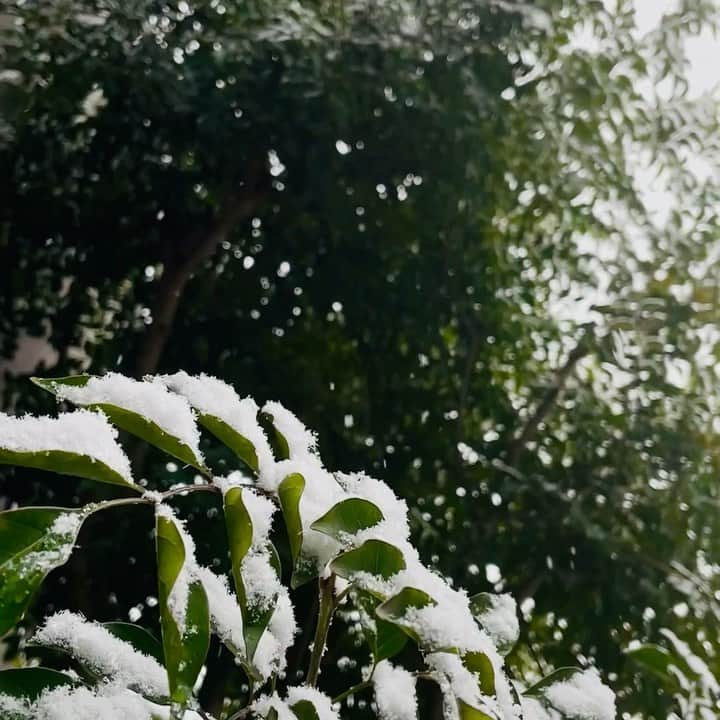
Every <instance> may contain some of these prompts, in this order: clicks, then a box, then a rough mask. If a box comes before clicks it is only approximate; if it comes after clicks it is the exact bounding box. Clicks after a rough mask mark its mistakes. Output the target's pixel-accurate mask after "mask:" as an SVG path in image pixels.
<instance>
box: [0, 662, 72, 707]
mask: <svg viewBox="0 0 720 720" xmlns="http://www.w3.org/2000/svg"><path fill="white" fill-rule="evenodd" d="M62 685H67V686H70V687H72V686H74V685H77V680H74V679H73V678H71V677H70V676H69V675H66V674H65V673H61V672H58V671H57V670H51V669H50V668H43V667H29V668H11V669H9V670H0V695H9V696H10V697H14V698H25V699H27V700H36V699H37V698H38V697H39V696H40V695H42V693H43V692H44V691H45V690H52V689H53V688H56V687H61V686H62Z"/></svg>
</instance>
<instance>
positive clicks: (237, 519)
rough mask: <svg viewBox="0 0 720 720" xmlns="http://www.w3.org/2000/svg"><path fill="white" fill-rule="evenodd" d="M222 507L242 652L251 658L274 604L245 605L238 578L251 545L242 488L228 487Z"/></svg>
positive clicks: (241, 579) (240, 580) (251, 527)
mask: <svg viewBox="0 0 720 720" xmlns="http://www.w3.org/2000/svg"><path fill="white" fill-rule="evenodd" d="M223 508H224V512H225V525H226V527H227V535H228V544H229V546H230V560H231V563H232V572H233V580H234V582H235V591H236V594H237V599H238V603H239V604H240V610H241V612H242V617H243V637H244V639H245V653H246V655H247V659H248V660H250V661H252V658H253V657H254V656H255V650H256V649H257V646H258V643H259V642H260V638H261V637H262V634H263V633H264V632H265V628H266V627H267V625H268V623H269V622H270V618H271V617H272V614H273V611H274V607H270V608H266V609H265V610H258V609H257V608H253V607H251V606H249V605H248V601H247V593H246V592H245V583H244V581H243V578H242V561H243V559H244V558H245V556H246V555H247V553H248V550H249V549H250V546H251V545H252V536H253V526H252V519H251V518H250V513H248V511H247V508H246V507H245V503H244V502H243V489H242V488H238V487H234V488H230V489H229V490H228V491H227V492H226V493H225V494H224V496H223ZM278 577H279V576H278Z"/></svg>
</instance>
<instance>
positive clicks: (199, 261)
mask: <svg viewBox="0 0 720 720" xmlns="http://www.w3.org/2000/svg"><path fill="white" fill-rule="evenodd" d="M268 177H269V176H268V174H267V172H266V171H265V165H264V160H263V161H255V162H253V163H250V164H249V167H248V170H247V177H246V179H245V182H244V183H243V186H242V187H241V188H240V189H239V190H238V189H235V190H234V192H229V193H228V194H227V196H226V197H225V199H224V200H223V202H222V203H221V206H220V210H219V211H218V213H217V215H216V216H215V218H214V219H213V220H212V222H211V223H210V225H209V226H208V227H205V228H203V229H201V230H196V231H194V232H191V233H189V234H188V235H187V236H185V238H183V239H181V240H180V242H177V241H176V242H173V243H172V244H170V245H169V246H168V250H167V253H166V258H165V262H164V263H163V265H164V269H163V274H162V276H161V278H160V281H159V282H158V286H157V290H156V298H155V302H154V304H153V306H152V308H151V315H152V324H151V325H150V326H149V327H148V330H147V333H146V334H145V337H144V338H143V340H142V343H141V345H140V348H139V350H138V354H137V358H136V362H135V369H136V371H137V374H138V375H140V376H141V377H142V376H143V375H146V374H149V373H153V372H155V371H156V370H157V367H158V365H159V363H160V358H161V357H162V353H163V351H164V350H165V346H166V344H167V342H168V340H169V338H170V335H171V333H172V327H173V323H174V322H175V316H176V315H177V311H178V307H179V306H180V300H181V299H182V295H183V292H184V291H185V287H186V286H187V284H188V282H189V281H190V280H191V278H192V277H193V275H194V274H195V273H196V272H197V271H198V270H199V269H200V268H201V267H202V265H203V263H204V262H206V261H207V260H209V259H210V258H211V257H212V256H213V255H214V254H215V252H216V251H217V248H218V246H219V245H220V243H222V242H223V240H225V239H226V238H227V236H228V234H229V233H230V232H231V231H232V230H233V229H234V228H235V227H236V226H237V224H238V223H239V222H241V221H242V220H245V219H247V218H249V217H250V216H251V215H252V214H253V213H254V212H255V211H256V210H257V208H258V206H259V205H260V203H261V202H262V199H263V198H264V197H265V195H266V194H267V188H265V187H263V185H264V184H266V183H267V178H268Z"/></svg>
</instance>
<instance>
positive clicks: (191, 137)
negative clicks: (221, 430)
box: [0, 0, 720, 718]
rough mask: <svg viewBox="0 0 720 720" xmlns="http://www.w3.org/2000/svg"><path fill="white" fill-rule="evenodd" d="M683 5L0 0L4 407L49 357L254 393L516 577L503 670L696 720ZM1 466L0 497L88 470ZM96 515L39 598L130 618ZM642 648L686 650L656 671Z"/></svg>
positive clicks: (700, 462) (712, 581) (458, 542)
mask: <svg viewBox="0 0 720 720" xmlns="http://www.w3.org/2000/svg"><path fill="white" fill-rule="evenodd" d="M713 23H714V10H713V5H712V3H710V2H697V1H694V0H693V1H691V0H688V1H687V2H685V3H684V4H683V3H680V4H679V5H678V7H677V9H676V11H675V12H671V13H668V14H667V15H666V16H665V17H664V18H663V21H662V23H661V24H660V25H659V26H658V27H657V29H655V30H654V31H653V32H651V33H648V34H642V33H641V32H639V30H638V28H637V27H636V24H635V16H634V12H633V7H632V4H631V3H629V2H618V3H617V4H613V3H607V4H603V3H602V2H588V1H586V0H542V1H541V2H537V3H533V4H525V3H521V2H499V1H498V2H492V1H491V2H487V3H477V2H466V1H464V0H433V1H432V2H427V3H422V4H417V5H416V4H414V3H408V2H406V1H403V0H393V1H392V2H385V3H372V2H365V1H364V0H354V1H353V2H334V1H330V0H327V1H323V0H316V1H315V2H307V3H302V4H300V3H297V2H285V1H283V2H266V1H265V0H255V1H254V2H243V3H235V2H230V0H226V1H225V2H221V1H220V0H211V2H209V3H202V4H197V5H195V4H193V3H190V2H179V3H164V2H149V1H147V0H127V1H126V2H113V1H111V0H54V2H51V3H47V2H32V1H29V0H26V1H25V2H20V1H17V2H10V3H7V4H5V5H4V6H3V9H2V14H1V15H0V57H1V58H2V67H3V70H1V71H0V101H1V102H2V114H3V118H2V120H3V122H2V124H1V126H0V168H1V169H2V173H1V175H0V177H1V178H2V180H0V182H1V183H2V195H1V197H2V202H1V204H0V308H2V310H1V311H0V357H1V359H0V371H1V372H2V375H3V378H2V379H1V380H0V383H2V392H3V408H4V409H5V410H6V411H12V412H25V411H38V410H40V409H43V410H46V409H47V404H46V403H47V399H46V398H44V397H41V396H40V395H39V394H38V393H36V392H35V391H33V390H32V388H31V386H30V384H29V383H28V382H27V376H28V375H29V374H33V373H37V372H46V373H48V374H54V375H62V374H69V373H71V372H77V371H79V370H87V371H89V372H102V371H105V370H113V369H119V370H122V371H125V372H131V373H135V374H137V375H138V376H139V375H142V374H145V373H152V372H164V371H172V370H175V369H177V368H184V369H186V370H188V371H189V372H193V371H194V372H207V373H210V374H217V375H220V376H222V377H223V378H225V379H227V380H228V381H231V382H233V383H234V384H235V386H236V387H237V389H238V390H239V391H240V392H241V393H252V394H253V395H254V396H255V397H257V398H258V399H263V398H277V399H280V400H281V401H282V402H283V403H284V404H286V405H287V406H288V407H290V408H291V409H292V410H293V411H295V412H296V413H297V414H298V415H299V416H300V417H302V418H303V420H304V421H305V422H307V424H308V425H309V426H311V427H314V428H316V429H317V430H318V432H319V436H320V438H321V449H322V452H323V455H324V457H325V458H326V459H327V462H328V464H329V465H330V466H332V467H338V468H344V469H356V468H361V467H371V468H373V471H374V472H375V473H376V474H378V475H379V476H381V477H383V478H384V479H386V480H387V481H388V482H390V484H391V485H392V486H393V487H394V488H396V490H397V492H398V493H399V494H401V495H404V496H405V497H407V498H408V500H409V503H410V506H411V509H412V513H413V518H414V524H415V525H414V529H415V538H416V540H417V542H418V543H419V544H420V546H421V548H422V551H423V553H424V556H425V557H426V558H428V559H432V561H433V563H435V564H436V565H437V568H438V570H439V571H441V572H443V573H446V574H447V575H449V576H451V577H453V578H454V579H455V580H456V581H457V583H459V584H461V585H463V586H465V587H467V588H468V589H469V590H471V591H473V592H475V591H479V590H486V589H489V588H490V587H492V588H495V589H496V590H508V591H510V592H512V593H513V594H514V595H515V596H516V597H517V598H518V600H519V601H520V602H521V607H522V612H523V615H524V616H525V618H526V620H528V623H527V624H526V626H525V633H524V637H523V644H522V645H521V646H520V648H519V649H518V650H517V651H516V652H515V654H514V656H513V657H512V658H511V663H512V665H513V667H514V669H515V671H516V672H517V674H518V676H521V677H525V678H527V679H530V678H532V677H534V676H535V675H538V674H539V673H540V672H541V670H542V671H544V670H547V669H548V668H550V667H553V666H555V667H558V666H561V665H566V664H573V663H575V662H577V661H579V662H581V663H583V662H585V663H588V662H594V663H596V664H597V665H598V666H599V667H600V668H601V669H602V670H603V671H604V672H605V673H606V674H607V676H608V678H609V681H610V684H611V685H613V686H614V688H615V689H616V690H617V691H618V692H619V695H620V700H621V702H620V707H621V710H623V711H626V712H629V713H637V714H639V716H641V717H648V718H650V717H655V718H666V717H668V716H670V713H672V712H675V713H679V714H680V715H681V716H682V717H695V715H694V714H693V713H696V714H697V716H698V717H701V716H702V715H701V714H700V713H701V712H702V710H701V709H700V708H701V707H702V706H703V705H705V706H707V707H714V706H715V705H714V703H715V693H716V687H715V686H713V683H712V682H711V681H710V679H709V678H712V675H713V673H717V672H718V671H720V667H718V660H717V657H716V655H717V651H718V635H717V631H716V629H715V627H716V625H717V618H718V614H719V613H718V600H717V597H720V595H718V593H720V582H718V578H717V572H718V565H717V558H718V543H717V542H716V541H715V540H714V538H715V537H716V536H717V534H716V520H715V517H716V515H717V504H718V492H717V487H716V482H715V478H716V476H717V469H718V455H717V431H718V429H720V428H719V427H718V424H717V423H716V422H714V416H715V413H716V406H717V402H718V400H717V393H716V390H715V384H716V377H717V376H716V373H715V367H716V363H717V360H718V357H717V354H718V345H717V343H718V339H719V338H720V334H719V333H718V327H717V325H718V319H719V317H718V306H717V303H718V283H717V276H716V270H715V264H716V263H715V261H716V258H717V253H718V227H717V218H716V217H715V215H714V213H713V209H714V207H717V203H718V200H719V199H720V198H719V197H718V184H717V178H716V176H715V174H714V172H713V167H714V164H715V162H716V160H717V152H718V147H717V143H718V139H717V138H718V136H717V134H716V133H717V106H716V104H715V103H714V102H713V100H712V98H711V97H710V96H700V97H697V96H693V95H692V94H690V93H688V92H687V83H686V76H685V69H686V68H685V61H684V55H683V48H684V41H685V39H686V38H687V37H691V36H693V35H697V34H698V33H699V32H700V31H701V30H704V29H706V28H708V27H713ZM707 168H710V171H708V170H707ZM715 169H716V167H715ZM653 175H655V176H657V177H658V178H660V180H661V183H662V186H663V189H664V191H665V196H664V197H665V198H667V201H666V202H665V203H664V206H663V207H662V208H660V209H658V207H657V206H655V207H653V206H652V203H649V202H648V195H647V183H648V178H650V177H652V176H653ZM659 210H661V211H662V212H659ZM134 459H135V463H136V467H142V469H143V471H144V474H145V475H146V477H147V479H148V482H149V483H166V484H169V483H170V482H174V481H177V480H178V479H179V478H180V477H181V476H183V475H184V474H187V471H186V470H184V469H182V468H177V467H176V466H174V465H172V464H171V465H169V466H166V465H165V464H164V462H161V458H160V457H159V456H158V457H156V456H154V455H148V456H147V457H145V456H142V455H141V454H140V453H139V452H138V453H136V456H135V458H134ZM214 461H215V465H214V467H215V469H216V470H217V471H218V472H221V471H222V468H223V463H224V458H223V457H221V456H220V457H217V458H214ZM0 477H2V478H3V481H4V494H5V495H6V497H7V502H19V503H21V504H22V503H26V502H30V501H32V502H34V503H38V502H40V501H49V500H51V499H52V500H53V502H57V501H59V500H60V499H62V500H63V501H66V502H72V501H77V500H78V499H79V498H84V497H86V496H85V494H84V493H85V488H84V486H83V484H82V483H71V482H69V481H64V482H63V483H62V484H60V483H58V484H57V486H56V490H55V492H56V493H57V494H56V496H55V497H54V498H50V497H48V496H47V494H44V493H47V490H45V489H42V488H41V487H40V486H39V485H37V484H35V483H34V482H33V478H32V476H31V475H29V474H27V473H21V472H20V471H17V472H15V473H12V472H10V471H7V470H3V471H2V475H1V476H0ZM193 502H197V503H198V505H197V513H196V521H197V522H198V523H201V524H204V525H206V526H207V527H206V538H207V547H206V548H205V549H204V552H205V553H206V554H207V556H208V557H210V558H214V557H217V556H219V555H221V554H222V552H223V550H222V547H223V546H222V539H221V534H220V533H219V532H218V531H217V530H216V529H214V527H213V523H212V519H213V515H214V513H216V512H217V509H216V508H213V507H212V506H205V505H201V504H200V503H199V501H195V500H193ZM140 530H141V531H140ZM84 532H88V533H93V534H95V535H98V536H102V527H98V526H95V527H93V526H92V525H91V526H90V527H89V528H87V529H86V530H85V531H84ZM123 532H124V535H125V537H126V538H127V545H126V546H125V548H124V549H125V553H124V554H123V555H122V557H118V558H117V563H118V565H117V572H116V573H115V576H114V578H112V579H111V582H110V583H109V584H107V585H106V584H104V583H105V582H106V579H107V577H108V576H107V574H99V573H96V572H95V571H94V568H98V567H101V566H102V565H104V564H105V563H107V562H108V555H110V556H111V557H117V551H116V549H115V548H113V547H112V546H111V545H110V544H109V542H108V544H106V545H105V546H104V547H103V545H102V544H98V543H95V544H94V545H93V549H92V550H90V549H89V550H88V551H87V552H86V553H77V556H76V557H75V558H74V559H73V561H72V563H71V564H70V565H69V566H68V569H67V572H66V573H64V574H63V575H62V576H60V577H57V578H55V583H54V584H53V585H52V586H51V587H50V590H49V591H48V592H47V593H46V594H45V595H44V596H43V599H42V601H43V602H44V603H46V604H50V605H56V606H72V607H73V609H79V610H85V611H87V612H91V613H92V614H93V616H95V617H100V618H102V617H107V618H111V617H118V616H125V615H126V614H127V613H130V615H131V617H134V618H135V619H137V618H139V617H143V618H144V620H143V621H147V622H148V623H149V624H151V625H152V624H153V623H155V622H156V617H155V614H156V612H155V611H154V599H153V598H147V599H146V598H145V597H144V593H143V588H144V587H145V583H146V582H147V578H148V573H151V572H152V567H151V565H152V564H151V563H150V562H147V560H148V559H149V553H148V551H147V547H148V542H147V537H148V533H149V532H150V528H149V527H148V528H141V529H138V528H136V527H128V528H125V529H124V531H123ZM201 550H202V549H201ZM89 583H92V585H91V587H92V588H93V590H92V592H88V587H89ZM716 596H717V597H716ZM307 601H308V602H309V601H310V600H309V598H308V599H307ZM667 630H669V631H671V632H672V633H674V635H673V636H670V635H668V632H667ZM673 637H674V638H675V639H676V640H677V642H675V641H674V640H673ZM681 641H682V642H685V643H688V644H689V645H688V646H687V648H685V647H684V646H680V645H678V643H679V642H681ZM639 642H643V643H644V642H659V643H661V644H665V645H666V647H667V648H668V649H669V650H673V652H679V651H682V652H683V653H684V654H685V655H688V653H689V652H691V651H692V652H693V653H694V658H695V660H697V662H696V663H695V664H694V666H693V667H694V669H693V668H689V669H688V670H687V682H686V685H687V687H686V688H685V690H682V691H681V689H680V688H679V687H677V686H676V685H674V684H673V681H672V680H668V676H667V674H666V673H658V672H655V673H654V674H653V673H652V672H650V671H649V670H648V667H647V663H645V664H643V663H642V662H639V661H638V660H636V659H633V658H632V657H628V655H627V653H626V651H627V649H628V648H629V647H633V644H637V643H639ZM541 646H542V652H540V647H541ZM17 647H18V639H16V640H15V641H14V643H13V644H12V647H11V651H13V652H14V651H15V649H16V648H17ZM19 647H20V649H21V650H22V640H21V639H20V646H19ZM301 648H302V643H301ZM11 654H12V653H11ZM338 659H339V658H337V657H333V658H329V660H328V662H329V663H330V664H333V663H336V662H337V660H338ZM693 662H694V661H693ZM698 663H701V664H698ZM291 667H292V665H291ZM342 667H344V664H343V663H340V668H338V669H337V672H338V673H339V672H341V668H342ZM657 669H658V668H657V667H656V668H655V670H657ZM700 669H704V670H706V671H707V673H708V674H707V675H705V676H702V673H700V672H699V670H700ZM211 670H212V667H211ZM229 682H232V679H231V680H227V679H223V678H221V679H219V680H218V679H217V678H213V676H212V672H210V673H209V676H208V681H207V683H206V687H205V690H204V692H206V693H208V694H213V693H214V694H215V695H217V696H218V698H221V697H222V694H223V692H225V691H227V683H229ZM678 693H679V697H674V695H677V694H678ZM693 703H695V704H694V705H693Z"/></svg>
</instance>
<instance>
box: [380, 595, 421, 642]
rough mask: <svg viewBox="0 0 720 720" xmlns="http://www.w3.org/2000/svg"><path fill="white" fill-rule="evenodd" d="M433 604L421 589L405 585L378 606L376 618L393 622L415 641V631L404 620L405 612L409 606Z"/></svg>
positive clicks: (417, 606)
mask: <svg viewBox="0 0 720 720" xmlns="http://www.w3.org/2000/svg"><path fill="white" fill-rule="evenodd" d="M434 604H435V601H434V600H433V599H432V598H431V597H430V596H429V595H428V594H427V593H426V592H424V591H423V590H418V589H417V588H413V587H406V588H403V589H402V590H401V591H400V592H399V593H398V594H397V595H393V596H392V597H391V598H388V599H387V600H386V601H385V602H384V603H382V605H380V606H378V608H377V610H376V614H377V616H378V618H380V619H382V620H384V621H386V622H388V623H393V625H395V626H397V627H398V628H400V629H401V630H402V631H403V632H404V633H406V634H407V635H409V636H410V637H411V638H413V640H416V641H417V640H418V635H417V633H416V632H415V630H414V629H413V628H412V626H411V625H410V624H409V623H407V622H405V621H404V617H405V614H406V613H407V611H408V610H409V609H410V608H422V607H426V606H427V605H434Z"/></svg>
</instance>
